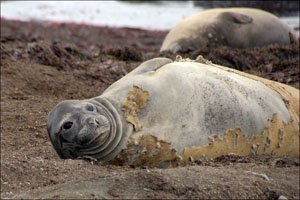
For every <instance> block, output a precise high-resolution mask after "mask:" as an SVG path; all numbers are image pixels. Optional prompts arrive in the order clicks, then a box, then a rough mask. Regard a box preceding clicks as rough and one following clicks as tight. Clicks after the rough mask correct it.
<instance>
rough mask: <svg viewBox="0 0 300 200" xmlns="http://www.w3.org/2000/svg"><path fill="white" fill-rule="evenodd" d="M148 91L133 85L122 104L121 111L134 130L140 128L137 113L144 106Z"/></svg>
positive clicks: (147, 98)
mask: <svg viewBox="0 0 300 200" xmlns="http://www.w3.org/2000/svg"><path fill="white" fill-rule="evenodd" d="M149 98H150V97H149V92H148V91H145V90H143V89H141V88H139V87H137V86H133V87H132V89H131V90H130V91H129V92H128V95H127V98H126V99H125V102H124V104H123V111H124V115H125V118H126V120H127V121H128V122H129V123H131V124H132V125H133V126H134V130H135V131H139V130H141V129H142V124H141V123H140V121H139V118H138V114H139V112H140V110H141V109H142V108H144V107H145V106H146V104H147V101H148V100H149Z"/></svg>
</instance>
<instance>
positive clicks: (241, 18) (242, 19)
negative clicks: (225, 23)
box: [219, 12, 253, 24]
mask: <svg viewBox="0 0 300 200" xmlns="http://www.w3.org/2000/svg"><path fill="white" fill-rule="evenodd" d="M219 17H220V18H221V19H227V20H229V21H232V22H234V23H236V24H250V23H252V21H253V18H252V17H250V16H248V15H245V14H240V13H235V12H223V13H221V14H220V15H219Z"/></svg>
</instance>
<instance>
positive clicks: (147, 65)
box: [128, 58, 173, 75]
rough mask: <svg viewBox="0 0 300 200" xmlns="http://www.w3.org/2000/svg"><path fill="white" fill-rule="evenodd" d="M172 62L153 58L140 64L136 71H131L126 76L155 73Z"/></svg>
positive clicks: (167, 59)
mask: <svg viewBox="0 0 300 200" xmlns="http://www.w3.org/2000/svg"><path fill="white" fill-rule="evenodd" d="M171 62H173V61H172V60H171V59H169V58H153V59H151V60H148V61H146V62H143V63H142V64H140V65H139V66H138V67H137V68H136V69H134V70H132V71H131V72H130V73H129V74H128V75H137V74H142V73H146V72H150V71H155V70H157V69H159V68H160V67H162V66H164V65H166V64H168V63H171Z"/></svg>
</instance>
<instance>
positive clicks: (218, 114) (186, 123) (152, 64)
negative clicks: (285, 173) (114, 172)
mask: <svg viewBox="0 0 300 200" xmlns="http://www.w3.org/2000/svg"><path fill="white" fill-rule="evenodd" d="M204 61H205V60H204ZM205 62H206V61H205ZM206 63H208V64H203V63H201V59H200V57H199V59H197V61H191V60H183V59H179V60H176V61H174V62H173V61H172V60H170V59H167V58H156V59H152V60H149V61H147V62H144V63H142V64H141V65H140V66H139V67H137V68H136V69H135V70H133V71H132V72H130V73H129V74H127V75H126V76H124V77H123V78H121V79H120V80H118V81H117V82H115V83H114V84H112V85H111V86H110V87H109V88H107V89H106V90H105V91H104V92H103V94H102V95H100V96H98V97H95V98H91V99H85V100H67V101H62V102H61V103H59V104H58V105H57V106H56V107H55V108H54V109H53V110H52V111H51V112H50V113H49V116H48V122H47V128H48V133H49V135H50V138H51V141H52V143H53V146H54V148H55V150H56V151H57V153H58V154H59V156H60V157H61V158H76V157H92V158H95V159H97V160H99V161H109V160H112V159H114V161H120V162H122V163H127V164H132V165H151V166H159V165H163V164H165V163H172V164H176V163H177V162H181V161H182V160H187V159H189V158H190V157H192V158H193V159H197V158H199V157H200V156H207V157H211V158H214V157H216V156H220V155H224V154H229V153H235V154H239V155H249V154H251V153H257V154H259V153H269V154H275V155H288V156H293V157H298V156H299V90H297V89H295V88H292V87H290V86H287V85H284V84H281V83H277V82H274V81H269V80H266V79H263V78H259V77H256V76H252V75H249V74H246V73H242V72H239V71H237V70H233V69H229V68H226V67H223V66H219V65H214V64H210V63H209V62H206Z"/></svg>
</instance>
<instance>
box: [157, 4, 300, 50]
mask: <svg viewBox="0 0 300 200" xmlns="http://www.w3.org/2000/svg"><path fill="white" fill-rule="evenodd" d="M273 43H278V44H291V43H298V40H297V37H296V33H295V32H294V31H293V30H292V29H291V28H290V27H289V26H288V25H287V24H286V23H284V22H283V21H281V20H280V19H279V18H278V17H276V16H275V15H273V14H271V13H269V12H266V11H263V10H259V9H253V8H222V9H221V8H216V9H209V10H206V11H203V12H199V13H196V14H194V15H192V16H189V17H187V18H185V19H184V20H182V21H180V22H179V23H178V24H177V25H176V26H175V27H174V28H173V29H172V30H171V31H170V32H169V33H168V34H167V36H166V38H165V40H164V42H163V44H162V46H161V49H160V51H166V50H169V51H172V52H173V53H176V52H178V51H188V50H197V49H199V48H202V47H205V46H207V45H208V44H216V45H224V46H229V47H235V48H247V47H259V46H265V45H269V44H273Z"/></svg>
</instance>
